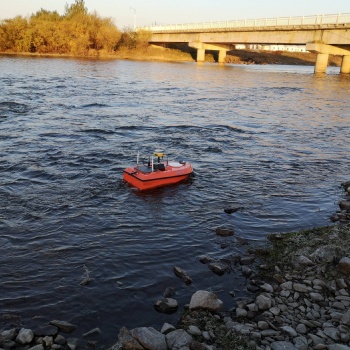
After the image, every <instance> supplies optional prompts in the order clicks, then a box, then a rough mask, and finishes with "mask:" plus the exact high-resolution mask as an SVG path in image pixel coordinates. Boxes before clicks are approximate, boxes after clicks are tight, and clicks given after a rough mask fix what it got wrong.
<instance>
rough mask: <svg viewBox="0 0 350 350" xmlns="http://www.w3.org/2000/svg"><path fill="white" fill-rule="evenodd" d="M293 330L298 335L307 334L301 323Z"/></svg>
mask: <svg viewBox="0 0 350 350" xmlns="http://www.w3.org/2000/svg"><path fill="white" fill-rule="evenodd" d="M295 330H296V331H297V332H298V333H299V334H306V333H307V329H306V326H305V325H304V324H303V323H299V324H298V325H297V327H296V328H295Z"/></svg>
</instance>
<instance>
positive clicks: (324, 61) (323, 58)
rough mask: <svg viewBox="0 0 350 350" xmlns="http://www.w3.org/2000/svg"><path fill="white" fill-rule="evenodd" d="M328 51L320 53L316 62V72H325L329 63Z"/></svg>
mask: <svg viewBox="0 0 350 350" xmlns="http://www.w3.org/2000/svg"><path fill="white" fill-rule="evenodd" d="M328 57H329V54H328V53H318V54H317V58H316V64H315V73H325V72H326V69H327V65H328Z"/></svg>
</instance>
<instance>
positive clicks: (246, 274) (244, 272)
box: [242, 266, 253, 278]
mask: <svg viewBox="0 0 350 350" xmlns="http://www.w3.org/2000/svg"><path fill="white" fill-rule="evenodd" d="M252 274H253V270H252V269H250V268H249V267H248V266H242V275H243V276H244V277H247V278H248V277H250V276H251V275H252Z"/></svg>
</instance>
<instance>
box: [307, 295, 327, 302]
mask: <svg viewBox="0 0 350 350" xmlns="http://www.w3.org/2000/svg"><path fill="white" fill-rule="evenodd" d="M310 298H311V300H313V301H323V300H324V297H323V296H322V295H321V294H320V293H310Z"/></svg>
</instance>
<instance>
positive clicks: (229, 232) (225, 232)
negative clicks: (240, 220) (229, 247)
mask: <svg viewBox="0 0 350 350" xmlns="http://www.w3.org/2000/svg"><path fill="white" fill-rule="evenodd" d="M215 233H216V234H217V235H218V236H221V237H229V236H233V235H234V232H233V230H231V229H228V228H217V229H216V230H215Z"/></svg>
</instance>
